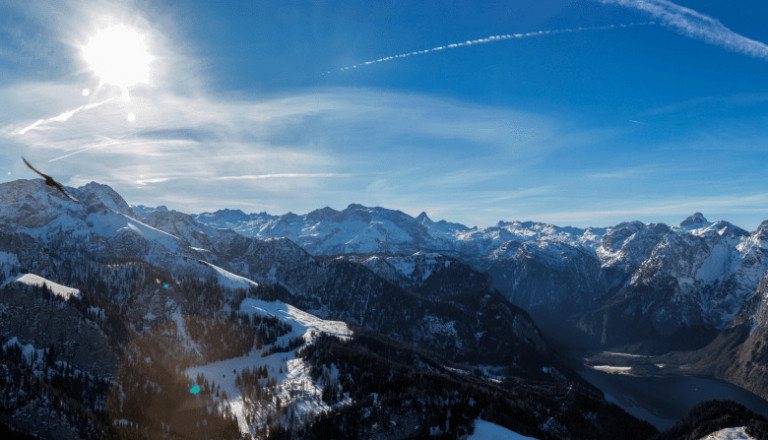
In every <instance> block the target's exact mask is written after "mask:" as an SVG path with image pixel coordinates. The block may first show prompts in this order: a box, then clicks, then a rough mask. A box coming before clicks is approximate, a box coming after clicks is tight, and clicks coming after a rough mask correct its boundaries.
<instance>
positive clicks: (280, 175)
mask: <svg viewBox="0 0 768 440" xmlns="http://www.w3.org/2000/svg"><path fill="white" fill-rule="evenodd" d="M348 176H350V174H341V173H274V174H247V175H244V176H220V177H215V178H214V179H213V180H263V179H297V178H307V177H312V178H327V177H348Z"/></svg>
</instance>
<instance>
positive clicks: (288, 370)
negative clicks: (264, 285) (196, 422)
mask: <svg viewBox="0 0 768 440" xmlns="http://www.w3.org/2000/svg"><path fill="white" fill-rule="evenodd" d="M240 313H241V314H244V315H247V316H252V315H255V316H266V317H274V318H277V319H279V320H280V321H282V322H284V323H286V324H289V325H290V327H291V330H290V331H289V332H288V333H286V334H285V335H282V336H280V338H278V340H277V341H276V342H275V343H274V344H271V345H266V346H264V347H263V348H261V349H255V348H254V350H252V351H251V352H250V353H248V354H247V355H245V356H240V357H236V358H231V359H226V360H222V361H219V362H214V363H210V364H206V365H200V366H195V367H191V368H189V369H187V370H186V372H185V373H186V374H187V375H188V376H189V377H190V378H193V379H194V378H195V377H197V376H198V374H202V375H203V376H204V377H205V378H206V379H207V380H208V381H210V382H215V383H216V384H218V385H219V386H220V387H221V389H222V390H223V391H224V392H225V393H226V396H227V398H226V399H224V398H222V399H221V400H220V403H219V405H220V406H219V410H220V411H222V412H224V411H229V412H231V413H232V414H234V415H235V417H236V418H237V421H238V426H239V427H240V431H241V432H242V433H244V434H249V435H251V436H255V435H256V428H257V427H258V428H262V427H263V426H264V424H265V420H266V415H267V414H269V413H272V412H274V411H275V410H276V409H277V408H279V407H281V406H282V407H284V408H285V407H288V408H290V413H291V414H292V416H291V417H296V418H298V419H299V420H308V419H309V417H311V416H314V415H317V414H320V413H323V412H325V411H328V410H329V409H330V406H328V405H327V404H326V403H325V402H323V400H322V394H323V393H322V392H323V389H322V387H321V386H319V385H318V384H316V383H315V382H314V381H312V378H311V377H310V375H309V369H308V366H307V365H306V364H305V363H304V361H303V360H302V359H300V358H298V356H297V355H296V352H297V351H298V350H300V349H301V348H302V347H304V346H305V345H307V344H311V343H312V342H313V341H314V339H315V337H317V336H318V335H319V334H320V333H325V334H328V335H334V336H338V337H341V338H349V337H351V336H352V332H351V331H350V330H349V328H348V327H347V325H346V324H345V323H343V322H339V321H326V320H323V319H320V318H318V317H316V316H314V315H311V314H309V313H306V312H304V311H303V310H300V309H298V308H296V307H293V306H291V305H290V304H285V303H283V302H280V301H274V302H268V301H262V300H258V299H254V298H246V299H244V300H243V301H242V303H241V304H240ZM297 338H300V339H301V340H303V342H302V343H300V344H299V345H298V346H296V347H295V348H293V349H291V350H288V351H287V352H276V353H271V354H270V350H271V349H273V348H274V347H276V346H288V345H289V344H290V342H291V341H292V340H296V339H297ZM263 367H266V368H267V370H268V371H269V374H270V377H271V378H275V380H276V385H275V387H274V389H275V393H274V397H273V399H272V400H271V401H270V402H267V403H266V404H265V403H264V402H258V401H257V400H255V399H253V397H252V396H250V395H247V394H245V393H244V391H243V388H242V387H238V386H237V385H236V380H235V378H236V376H237V375H238V374H242V373H243V371H246V370H249V369H254V368H263ZM278 402H279V403H278ZM341 404H344V402H341ZM289 422H290V420H282V421H281V423H284V424H289Z"/></svg>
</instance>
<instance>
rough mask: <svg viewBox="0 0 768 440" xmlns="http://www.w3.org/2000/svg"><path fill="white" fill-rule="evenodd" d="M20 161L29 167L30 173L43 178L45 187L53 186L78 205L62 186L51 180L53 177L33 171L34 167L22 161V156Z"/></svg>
mask: <svg viewBox="0 0 768 440" xmlns="http://www.w3.org/2000/svg"><path fill="white" fill-rule="evenodd" d="M21 160H23V161H24V163H25V164H27V166H28V167H29V169H31V170H32V171H34V172H36V173H37V174H39V175H41V176H43V177H44V178H45V184H46V185H48V186H54V187H56V189H58V190H59V191H61V193H62V194H64V195H65V196H67V198H68V199H69V200H72V201H73V202H75V203H80V201H79V200H77V199H76V198H74V197H72V196H71V195H70V194H69V193H68V192H67V191H66V190H65V189H64V185H62V184H60V183H59V182H57V181H56V180H54V178H53V177H51V176H49V175H47V174H45V173H41V172H40V171H38V170H36V169H35V167H33V166H32V164H31V163H29V162H27V159H24V156H21Z"/></svg>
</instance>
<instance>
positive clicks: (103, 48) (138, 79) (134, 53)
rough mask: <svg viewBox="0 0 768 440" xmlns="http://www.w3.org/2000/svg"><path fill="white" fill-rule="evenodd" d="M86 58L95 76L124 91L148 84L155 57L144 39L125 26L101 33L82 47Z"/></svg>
mask: <svg viewBox="0 0 768 440" xmlns="http://www.w3.org/2000/svg"><path fill="white" fill-rule="evenodd" d="M82 50H83V57H84V58H85V61H86V62H87V63H88V66H89V67H90V68H91V70H93V73H94V74H95V75H96V76H97V77H98V78H99V79H100V80H101V81H102V82H103V83H105V84H112V85H115V86H118V87H120V88H121V89H123V91H124V93H125V92H126V91H127V88H128V87H129V86H133V85H136V84H142V83H143V84H146V83H148V82H149V64H150V62H151V61H152V56H151V55H150V54H149V51H148V50H147V44H146V41H145V37H144V35H142V34H140V33H138V32H136V31H135V30H133V29H131V28H128V27H126V26H124V25H115V26H111V27H108V28H105V29H102V30H101V31H99V32H98V33H97V34H96V35H94V36H93V37H91V39H90V40H89V41H88V43H87V44H86V45H85V46H83V48H82Z"/></svg>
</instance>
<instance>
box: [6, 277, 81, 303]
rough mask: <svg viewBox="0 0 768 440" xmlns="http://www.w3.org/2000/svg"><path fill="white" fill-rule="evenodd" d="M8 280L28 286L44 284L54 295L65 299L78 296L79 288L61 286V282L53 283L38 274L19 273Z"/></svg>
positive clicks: (77, 297)
mask: <svg viewBox="0 0 768 440" xmlns="http://www.w3.org/2000/svg"><path fill="white" fill-rule="evenodd" d="M10 282H11V283H21V284H26V285H28V286H39V287H42V286H45V287H46V288H48V289H50V290H51V292H52V293H53V294H54V295H57V296H59V297H61V298H63V299H65V300H70V299H71V298H76V299H79V298H80V291H79V290H77V289H74V288H72V287H67V286H62V285H61V284H58V283H54V282H53V281H50V280H46V279H45V278H43V277H41V276H40V275H35V274H32V273H27V274H24V275H19V276H17V277H16V278H15V279H13V280H11V281H10Z"/></svg>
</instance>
